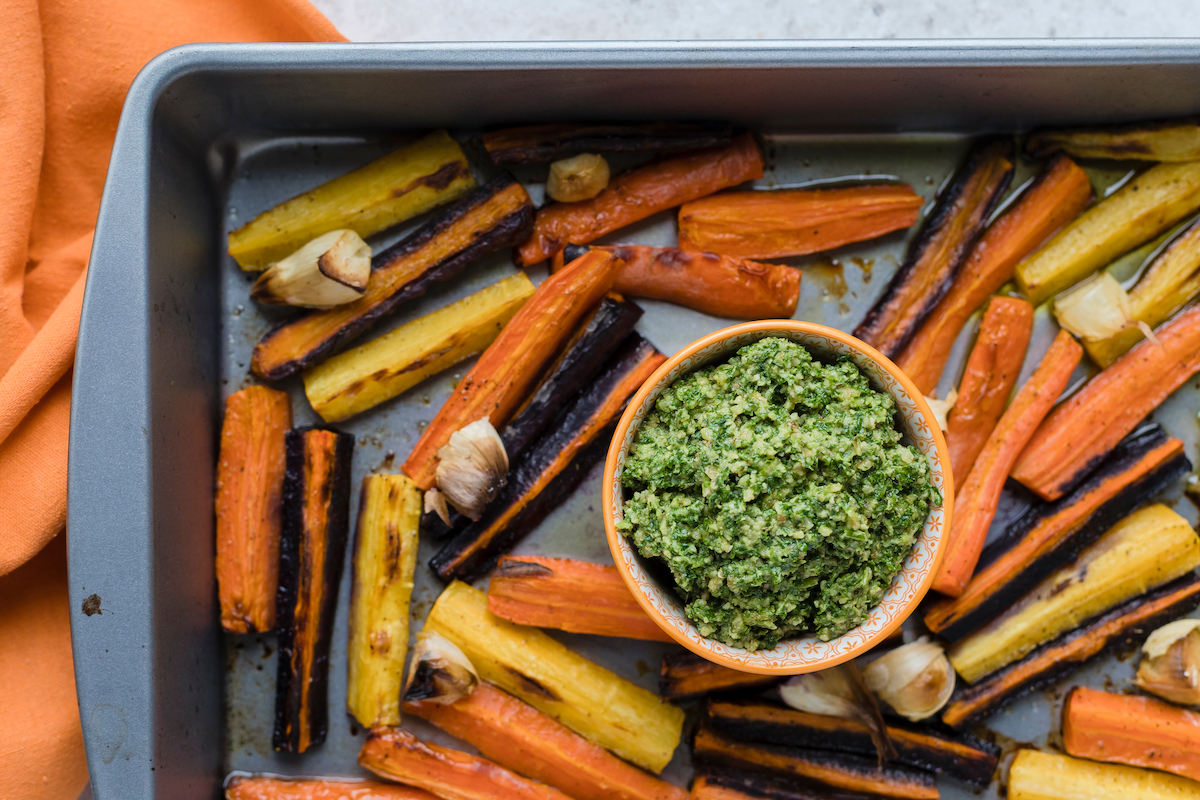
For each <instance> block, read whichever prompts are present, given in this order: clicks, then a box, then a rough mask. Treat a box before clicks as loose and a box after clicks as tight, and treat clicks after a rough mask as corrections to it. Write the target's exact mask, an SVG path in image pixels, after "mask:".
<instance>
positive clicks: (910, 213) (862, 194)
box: [679, 183, 925, 258]
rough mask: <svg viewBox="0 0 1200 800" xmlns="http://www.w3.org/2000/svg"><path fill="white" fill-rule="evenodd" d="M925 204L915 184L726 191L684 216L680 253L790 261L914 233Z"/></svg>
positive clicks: (681, 215)
mask: <svg viewBox="0 0 1200 800" xmlns="http://www.w3.org/2000/svg"><path fill="white" fill-rule="evenodd" d="M924 204H925V201H924V199H923V198H922V197H921V196H920V195H918V194H917V193H916V192H914V191H913V188H912V187H911V186H908V185H907V184H886V183H885V184H876V185H867V186H851V187H847V188H843V189H783V190H778V191H771V192H726V193H724V194H718V195H714V196H712V197H705V198H703V199H701V200H694V201H692V202H690V203H687V204H685V205H684V206H683V207H682V208H680V209H679V246H680V247H681V248H683V249H684V250H690V251H692V252H696V253H718V254H720V255H724V256H734V257H736V258H786V257H788V256H803V255H808V254H809V253H819V252H821V251H822V250H832V249H834V248H835V247H841V246H842V245H846V244H851V243H853V242H862V241H866V240H867V239H875V238H877V237H879V236H883V235H884V234H886V233H891V232H892V231H897V230H901V229H903V228H907V227H909V226H911V225H912V224H913V223H915V222H916V221H917V217H918V216H919V215H920V213H921V206H923V205H924Z"/></svg>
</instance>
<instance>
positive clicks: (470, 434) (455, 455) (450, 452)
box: [427, 417, 508, 525]
mask: <svg viewBox="0 0 1200 800" xmlns="http://www.w3.org/2000/svg"><path fill="white" fill-rule="evenodd" d="M438 459H439V460H438V467H437V485H438V488H439V489H441V491H442V493H443V494H444V495H445V496H446V500H448V501H449V502H450V505H452V506H454V507H455V508H456V509H458V512H459V513H460V514H462V515H463V516H464V517H467V518H468V519H471V520H477V519H479V518H480V517H481V516H482V515H483V509H484V507H485V506H487V504H488V503H490V502H491V501H492V499H493V498H495V496H496V495H497V494H498V493H499V492H500V490H501V489H502V488H504V483H505V481H506V479H507V478H508V453H506V452H505V450H504V442H503V441H501V439H500V434H498V433H496V429H495V428H493V427H492V423H491V420H489V419H488V418H487V417H483V418H482V419H477V420H475V421H474V422H472V423H471V424H470V425H467V426H466V427H464V428H462V429H460V430H457V431H455V432H454V433H452V434H450V441H449V442H447V443H446V444H445V445H443V446H442V447H441V448H439V449H438ZM427 502H428V501H427ZM433 502H437V498H436V497H435V498H434V500H433ZM435 509H436V506H435ZM439 513H440V512H439ZM444 519H446V524H447V525H448V524H450V523H449V518H448V517H446V518H444Z"/></svg>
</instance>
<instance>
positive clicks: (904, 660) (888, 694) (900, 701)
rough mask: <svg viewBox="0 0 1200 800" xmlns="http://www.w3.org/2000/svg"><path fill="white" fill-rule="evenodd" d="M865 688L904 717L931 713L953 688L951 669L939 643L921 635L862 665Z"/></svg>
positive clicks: (945, 699) (930, 714)
mask: <svg viewBox="0 0 1200 800" xmlns="http://www.w3.org/2000/svg"><path fill="white" fill-rule="evenodd" d="M863 680H864V681H865V682H866V684H867V688H868V689H870V690H871V691H872V692H874V693H875V694H876V695H877V696H878V697H879V699H880V700H882V701H883V702H885V703H887V704H888V705H889V706H891V708H892V710H893V711H895V712H896V713H897V714H899V715H900V716H902V717H904V718H905V719H908V720H911V721H913V722H918V721H920V720H923V719H927V718H929V717H932V716H933V715H934V714H936V713H937V712H938V711H940V710H941V709H942V707H943V706H945V705H946V703H947V701H949V700H950V695H951V694H952V693H953V692H954V681H955V675H954V669H953V668H952V667H951V666H950V659H948V658H946V653H945V651H944V650H942V648H941V646H939V645H937V644H935V643H933V642H931V641H929V637H927V636H922V637H921V638H920V639H918V640H917V641H915V642H910V643H909V644H906V645H901V646H900V647H897V648H896V649H895V650H892V651H891V652H888V653H885V654H884V655H882V656H880V657H879V658H877V659H875V660H874V661H872V662H871V663H870V664H868V665H867V666H866V668H865V669H863Z"/></svg>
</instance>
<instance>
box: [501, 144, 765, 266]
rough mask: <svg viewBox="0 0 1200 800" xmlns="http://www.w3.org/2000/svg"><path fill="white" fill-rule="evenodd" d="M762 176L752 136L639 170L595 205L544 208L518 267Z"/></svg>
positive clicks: (619, 177)
mask: <svg viewBox="0 0 1200 800" xmlns="http://www.w3.org/2000/svg"><path fill="white" fill-rule="evenodd" d="M762 176H763V160H762V153H760V152H759V150H758V145H757V144H756V143H755V141H754V137H753V136H751V135H750V134H749V133H743V134H741V135H739V136H735V137H734V139H733V141H732V142H731V143H730V144H729V145H728V146H727V147H721V148H717V149H713V150H704V151H701V152H698V153H689V154H687V155H680V156H673V157H671V158H664V159H661V160H658V161H653V162H651V163H649V164H646V165H645V166H641V167H635V168H633V169H631V170H629V171H627V172H622V173H621V174H620V175H617V176H616V177H614V178H613V179H612V181H611V182H610V183H609V184H608V188H606V189H605V190H604V191H602V192H600V194H598V195H596V196H595V197H594V198H592V199H591V200H584V201H582V202H579V203H553V204H551V205H547V206H544V207H542V208H541V209H540V210H539V211H538V212H537V217H536V218H535V219H534V222H533V235H532V236H531V237H530V238H529V240H528V241H527V242H525V244H523V245H521V247H520V248H519V249H518V250H517V255H516V262H517V265H518V266H522V267H529V266H532V265H534V264H538V263H541V262H542V261H545V260H546V259H547V258H550V257H551V256H553V255H554V254H555V253H557V252H558V251H559V250H562V249H563V248H564V247H566V246H567V245H569V244H587V243H588V242H593V241H595V240H596V239H599V238H600V237H601V236H603V235H604V234H606V233H609V232H610V231H615V230H616V229H617V228H623V227H624V226H626V225H631V224H633V223H635V222H637V221H638V220H642V219H645V218H646V217H648V216H650V215H651V214H655V213H657V212H659V211H666V210H667V209H668V208H674V207H675V206H678V205H681V204H683V203H686V202H688V201H689V200H697V199H699V198H701V197H704V196H705V195H709V194H712V193H713V192H717V191H720V190H721V189H727V188H729V187H730V186H737V185H738V184H739V183H745V182H746V181H750V180H755V179H757V178H761V177H762Z"/></svg>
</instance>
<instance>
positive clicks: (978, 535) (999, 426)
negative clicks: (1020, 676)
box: [933, 331, 1083, 597]
mask: <svg viewBox="0 0 1200 800" xmlns="http://www.w3.org/2000/svg"><path fill="white" fill-rule="evenodd" d="M1082 358H1083V347H1082V346H1081V345H1080V344H1079V342H1077V341H1075V338H1074V337H1073V336H1071V334H1069V333H1067V332H1066V331H1059V332H1058V336H1057V337H1056V338H1055V339H1054V344H1052V345H1051V346H1050V350H1049V351H1048V352H1047V353H1046V355H1045V357H1044V358H1043V359H1042V363H1041V364H1039V365H1038V368H1037V371H1036V372H1034V373H1033V375H1031V376H1030V378H1029V380H1028V381H1027V382H1026V383H1025V385H1024V386H1022V387H1021V390H1020V391H1019V392H1017V396H1016V397H1015V398H1014V399H1013V402H1012V405H1011V406H1009V407H1008V410H1007V411H1005V412H1004V416H1002V417H1000V421H999V422H998V423H996V428H995V430H993V431H992V433H991V436H989V437H988V440H987V444H985V445H984V447H983V452H982V453H980V455H979V458H978V459H977V460H976V461H975V466H973V467H972V468H971V472H970V473H969V474H968V475H967V480H966V482H965V483H964V484H963V487H962V489H961V490H959V492H958V494H957V497H955V500H954V525H953V526H952V527H951V528H950V539H949V541H948V542H947V543H946V555H945V557H944V558H943V560H942V566H941V568H940V569H939V570H938V573H937V576H936V577H934V579H933V588H934V589H935V590H936V591H939V592H941V593H942V594H946V595H949V596H951V597H958V596H959V595H960V594H962V592H963V589H964V588H965V587H966V585H967V581H969V580H970V579H971V575H972V573H974V571H975V564H976V563H977V562H978V561H979V554H980V553H982V552H983V543H984V541H985V540H986V539H987V531H988V527H989V526H990V525H991V524H992V517H994V516H995V515H996V504H997V503H998V502H999V501H1000V490H1001V489H1003V488H1004V481H1005V480H1006V479H1007V478H1008V472H1009V470H1010V469H1011V468H1012V465H1013V462H1015V461H1016V460H1017V456H1018V455H1019V454H1020V452H1021V450H1022V449H1024V447H1025V444H1026V443H1027V442H1028V441H1029V439H1030V437H1031V436H1033V432H1034V431H1035V430H1036V429H1037V426H1038V425H1040V424H1041V422H1042V420H1043V419H1045V418H1046V414H1048V413H1049V412H1050V408H1051V407H1052V406H1053V405H1054V403H1055V401H1057V400H1058V398H1059V396H1060V395H1062V393H1063V390H1064V389H1066V388H1067V381H1069V380H1070V379H1071V373H1072V372H1074V371H1075V367H1077V366H1079V361H1080V359H1082Z"/></svg>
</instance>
